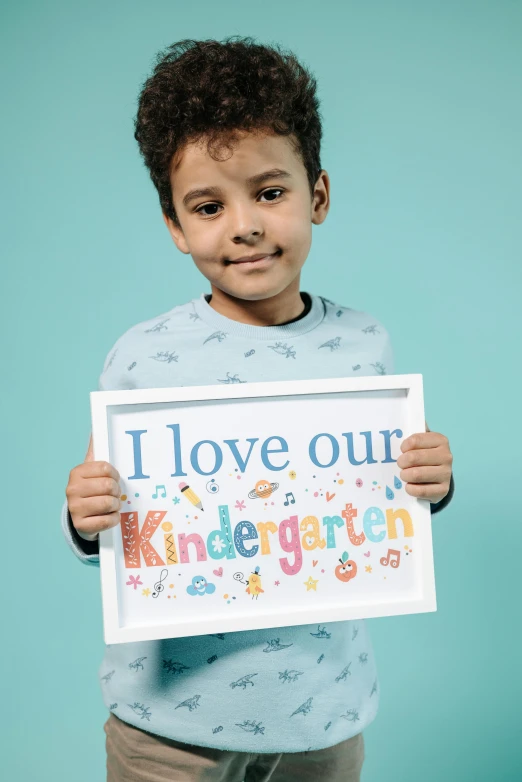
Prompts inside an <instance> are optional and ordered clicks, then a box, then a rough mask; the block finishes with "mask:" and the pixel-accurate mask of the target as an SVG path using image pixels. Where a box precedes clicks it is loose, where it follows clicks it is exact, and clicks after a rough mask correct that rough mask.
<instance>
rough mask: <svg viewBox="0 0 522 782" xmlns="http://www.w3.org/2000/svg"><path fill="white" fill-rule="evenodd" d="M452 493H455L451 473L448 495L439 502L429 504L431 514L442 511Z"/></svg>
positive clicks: (450, 498) (449, 500)
mask: <svg viewBox="0 0 522 782" xmlns="http://www.w3.org/2000/svg"><path fill="white" fill-rule="evenodd" d="M454 491H455V481H454V480H453V473H451V480H450V487H449V491H448V493H447V494H446V496H445V497H443V498H442V499H441V501H440V502H430V510H431V512H432V513H438V512H439V511H441V510H444V508H445V507H446V506H447V505H449V504H450V502H451V500H452V497H453V492H454Z"/></svg>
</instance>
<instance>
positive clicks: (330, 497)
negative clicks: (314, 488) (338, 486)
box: [326, 491, 335, 502]
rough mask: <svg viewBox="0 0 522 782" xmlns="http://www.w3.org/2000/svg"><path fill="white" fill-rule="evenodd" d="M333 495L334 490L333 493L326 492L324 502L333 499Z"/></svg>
mask: <svg viewBox="0 0 522 782" xmlns="http://www.w3.org/2000/svg"><path fill="white" fill-rule="evenodd" d="M334 497H335V492H334V493H333V494H330V492H329V491H327V492H326V502H330V500H333V498H334Z"/></svg>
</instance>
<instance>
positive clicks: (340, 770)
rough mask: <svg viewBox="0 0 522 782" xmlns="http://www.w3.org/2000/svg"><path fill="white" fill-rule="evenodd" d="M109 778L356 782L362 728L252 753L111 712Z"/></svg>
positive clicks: (133, 781)
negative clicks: (174, 735) (317, 745)
mask: <svg viewBox="0 0 522 782" xmlns="http://www.w3.org/2000/svg"><path fill="white" fill-rule="evenodd" d="M103 729H104V731H105V734H106V742H105V746H106V749H107V782H203V781H205V782H268V781H269V780H270V782H318V780H321V779H323V780H327V781H328V782H359V780H360V773H361V768H362V764H363V760H364V740H363V736H362V733H359V734H358V735H357V736H354V737H353V738H351V739H348V740H347V741H342V742H341V743H340V744H335V745H334V746H333V747H327V749H318V750H310V751H309V752H290V753H273V754H272V753H266V754H259V755H257V754H253V753H249V752H230V751H228V750H221V749H212V748H210V747H198V746H194V745H192V744H184V743H182V742H181V741H173V740H171V739H166V738H163V737H161V736H156V735H154V734H153V733H147V731H144V730H140V729H139V728H135V727H134V726H133V725H129V724H128V723H126V722H123V721H122V720H120V719H119V718H118V717H116V715H115V714H113V713H112V712H111V713H110V714H109V718H108V719H107V722H106V723H105V725H104V726H103Z"/></svg>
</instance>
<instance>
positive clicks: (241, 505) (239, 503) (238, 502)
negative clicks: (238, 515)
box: [234, 500, 245, 510]
mask: <svg viewBox="0 0 522 782" xmlns="http://www.w3.org/2000/svg"><path fill="white" fill-rule="evenodd" d="M234 507H235V508H237V509H238V510H245V503H244V502H243V500H236V504H235V506H234Z"/></svg>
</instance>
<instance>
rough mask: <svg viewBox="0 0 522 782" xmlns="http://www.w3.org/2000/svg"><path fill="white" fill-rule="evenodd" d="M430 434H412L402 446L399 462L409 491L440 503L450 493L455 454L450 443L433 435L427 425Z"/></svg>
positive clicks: (446, 439) (402, 478)
mask: <svg viewBox="0 0 522 782" xmlns="http://www.w3.org/2000/svg"><path fill="white" fill-rule="evenodd" d="M426 430H427V431H426V432H418V433H417V434H412V435H410V436H409V437H407V438H406V440H404V442H402V443H401V451H402V454H401V455H400V456H399V458H398V459H397V467H400V468H401V472H400V477H401V480H403V481H406V482H407V483H406V486H405V489H406V492H407V493H408V494H411V495H412V497H419V498H420V499H422V500H429V502H440V501H441V500H442V499H444V497H445V496H446V494H447V493H448V492H449V487H450V480H451V471H452V469H451V465H452V463H453V454H452V453H451V451H450V447H449V440H448V438H447V437H446V436H445V435H443V434H439V433H438V432H432V431H430V429H429V428H428V423H427V422H426Z"/></svg>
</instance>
